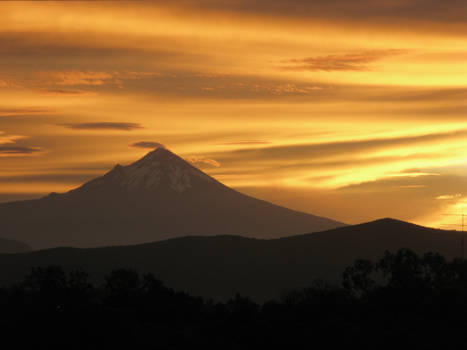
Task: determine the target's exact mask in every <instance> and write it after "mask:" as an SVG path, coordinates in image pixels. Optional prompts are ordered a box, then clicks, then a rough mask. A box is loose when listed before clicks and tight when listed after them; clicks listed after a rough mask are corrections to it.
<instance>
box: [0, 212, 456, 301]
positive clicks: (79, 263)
mask: <svg viewBox="0 0 467 350" xmlns="http://www.w3.org/2000/svg"><path fill="white" fill-rule="evenodd" d="M459 242H460V233H459V232H455V231H442V230H435V229H430V228H426V227H421V226H417V225H413V224H409V223H405V222H401V221H397V220H391V219H384V220H378V221H374V222H370V223H366V224H361V225H355V226H347V227H342V228H338V229H335V230H331V231H326V232H319V233H313V234H306V235H300V236H293V237H287V238H281V239H273V240H259V239H251V238H244V237H238V236H215V237H182V238H176V239H171V240H167V241H162V242H156V243H150V244H144V245H136V246H127V247H108V248H93V249H73V248H57V249H50V250H44V251H38V252H31V253H26V254H15V255H8V256H2V255H0V282H1V283H6V282H12V281H17V280H18V279H20V278H22V276H23V275H24V274H25V273H26V272H27V271H28V270H29V269H30V268H31V267H32V266H39V265H40V266H47V265H51V264H53V265H57V264H58V265H63V266H64V267H66V268H69V269H70V268H84V269H85V270H86V271H88V272H89V273H90V275H91V276H92V277H93V278H94V279H97V280H99V281H102V279H103V277H104V276H105V274H107V273H108V272H109V271H111V270H113V269H116V268H120V267H126V268H133V269H136V270H138V271H140V272H152V273H154V274H155V275H156V276H157V277H158V278H160V279H161V280H163V281H164V282H165V283H166V284H167V285H168V286H170V287H173V288H176V289H183V290H186V291H188V292H190V293H192V294H194V295H202V296H205V297H215V298H228V297H230V296H232V295H234V294H235V293H236V292H240V293H241V294H243V295H248V296H251V297H253V298H255V299H256V300H260V301H261V300H267V299H269V298H273V297H277V296H278V295H279V294H280V293H281V292H282V291H284V290H286V289H290V288H297V287H305V286H309V285H310V284H311V283H312V281H313V280H314V279H315V278H321V279H325V280H327V281H330V282H334V283H337V282H340V279H341V274H342V272H343V270H344V269H345V267H347V266H349V265H350V264H352V263H353V262H354V260H355V259H359V258H363V259H370V260H376V259H379V258H381V257H382V255H383V253H384V251H385V250H390V251H397V250H399V249H401V248H411V249H413V250H414V251H416V252H418V253H424V252H428V251H437V252H439V253H442V254H443V255H444V256H446V257H448V258H453V257H456V256H458V255H459Z"/></svg>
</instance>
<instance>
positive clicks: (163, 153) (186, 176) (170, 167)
mask: <svg viewBox="0 0 467 350" xmlns="http://www.w3.org/2000/svg"><path fill="white" fill-rule="evenodd" d="M119 171H122V173H123V174H122V175H123V176H121V178H120V185H121V187H123V188H127V189H128V190H135V189H144V190H149V191H152V190H156V189H157V188H159V186H168V187H169V188H171V189H172V190H174V191H176V192H179V193H181V192H184V191H186V190H187V189H189V188H191V187H192V185H193V181H192V177H193V176H196V177H197V178H201V179H204V180H208V181H213V179H212V178H211V177H209V176H208V175H206V174H205V173H203V172H202V171H200V170H198V169H197V168H195V167H193V166H192V165H190V164H189V163H187V162H186V161H185V160H183V159H182V158H180V157H179V156H177V155H175V154H174V153H172V152H170V151H169V150H168V149H166V148H163V147H158V148H156V149H155V150H154V151H151V152H149V153H148V154H146V155H145V156H144V157H143V158H141V159H140V160H138V161H136V162H135V163H133V164H130V165H128V166H126V167H122V168H119Z"/></svg>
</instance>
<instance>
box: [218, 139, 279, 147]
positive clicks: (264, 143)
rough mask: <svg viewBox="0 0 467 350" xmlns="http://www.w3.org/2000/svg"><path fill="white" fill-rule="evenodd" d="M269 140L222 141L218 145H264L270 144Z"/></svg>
mask: <svg viewBox="0 0 467 350" xmlns="http://www.w3.org/2000/svg"><path fill="white" fill-rule="evenodd" d="M270 143H271V142H269V141H264V140H239V141H230V142H222V143H218V145H225V146H230V145H233V146H235V145H240V146H241V145H266V144H270Z"/></svg>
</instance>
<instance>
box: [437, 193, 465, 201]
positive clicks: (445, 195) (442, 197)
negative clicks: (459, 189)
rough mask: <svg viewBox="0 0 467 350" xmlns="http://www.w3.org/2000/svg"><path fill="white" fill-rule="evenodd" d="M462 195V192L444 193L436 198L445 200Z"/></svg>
mask: <svg viewBox="0 0 467 350" xmlns="http://www.w3.org/2000/svg"><path fill="white" fill-rule="evenodd" d="M460 197H462V194H460V193H456V194H443V195H440V196H438V197H436V199H439V200H444V199H456V198H460Z"/></svg>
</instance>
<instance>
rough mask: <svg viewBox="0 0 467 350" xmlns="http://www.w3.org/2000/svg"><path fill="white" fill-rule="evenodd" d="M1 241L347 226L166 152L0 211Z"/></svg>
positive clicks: (95, 242)
mask: <svg viewBox="0 0 467 350" xmlns="http://www.w3.org/2000/svg"><path fill="white" fill-rule="evenodd" d="M0 222H1V227H0V236H1V237H4V238H9V239H17V240H20V241H22V242H25V243H27V244H29V245H30V246H32V247H33V248H34V249H42V248H50V247H58V246H72V247H96V246H113V245H127V244H137V243H145V242H154V241H160V240H165V239H169V238H174V237H179V236H190V235H204V236H212V235H226V234H229V235H241V236H244V237H252V238H278V237H284V236H290V235H295V234H301V233H309V232H317V231H324V230H328V229H332V228H337V227H340V226H344V225H345V224H343V223H340V222H337V221H334V220H330V219H327V218H323V217H318V216H314V215H311V214H306V213H302V212H298V211H294V210H291V209H287V208H284V207H281V206H278V205H275V204H272V203H269V202H266V201H262V200H259V199H256V198H253V197H250V196H247V195H244V194H242V193H240V192H238V191H235V190H234V189H231V188H229V187H227V186H225V185H223V184H222V183H220V182H218V181H217V180H215V179H214V178H212V177H210V176H209V175H207V174H205V173H204V172H202V171H201V170H199V169H197V168H196V167H194V166H193V165H191V164H190V163H188V162H187V161H185V160H183V159H182V158H180V157H179V156H177V155H175V154H174V153H172V152H171V151H169V150H167V149H166V148H163V147H158V148H157V149H155V150H154V151H152V152H149V153H148V154H147V155H146V156H144V157H143V158H141V159H140V160H138V161H136V162H134V163H132V164H130V165H127V166H121V165H116V166H115V167H114V168H113V169H112V170H110V171H109V172H108V173H106V174H105V175H103V176H101V177H98V178H96V179H93V180H91V181H89V182H87V183H85V184H84V185H82V186H81V187H79V188H76V189H73V190H71V191H69V192H67V193H63V194H57V193H52V194H50V195H48V196H46V197H43V198H40V199H36V200H28V201H20V202H10V203H3V204H0Z"/></svg>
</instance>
